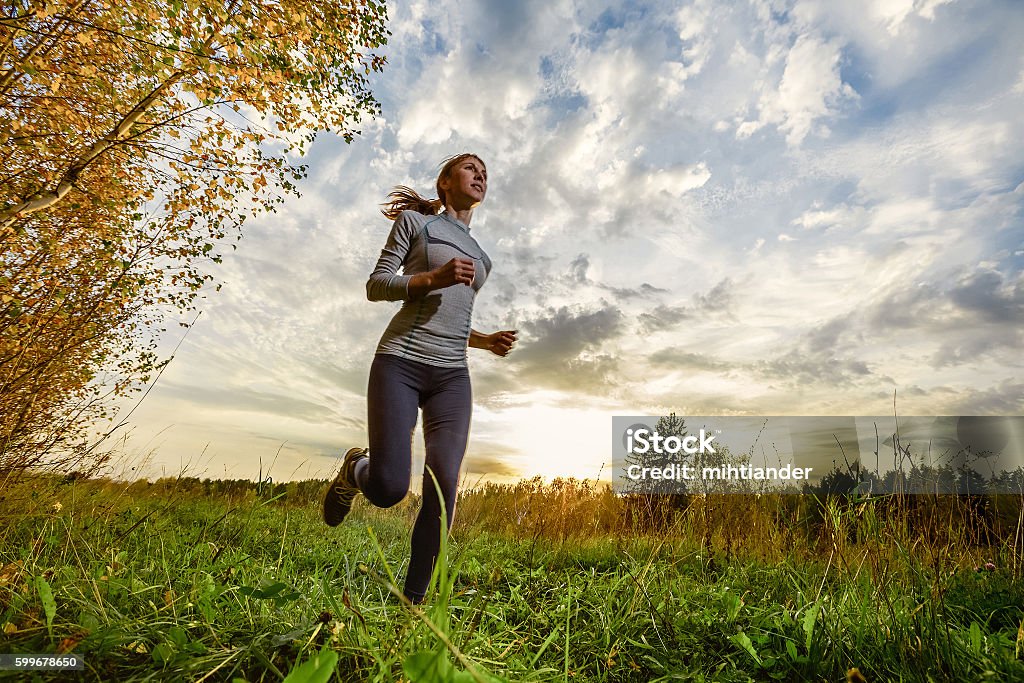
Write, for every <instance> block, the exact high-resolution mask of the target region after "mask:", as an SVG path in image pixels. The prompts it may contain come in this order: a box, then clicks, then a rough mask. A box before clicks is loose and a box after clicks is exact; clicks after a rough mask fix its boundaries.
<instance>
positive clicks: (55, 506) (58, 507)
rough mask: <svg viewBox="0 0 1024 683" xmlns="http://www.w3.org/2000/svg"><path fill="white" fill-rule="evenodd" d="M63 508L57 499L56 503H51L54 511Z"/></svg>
mask: <svg viewBox="0 0 1024 683" xmlns="http://www.w3.org/2000/svg"><path fill="white" fill-rule="evenodd" d="M63 509H64V506H63V505H61V504H60V501H59V500H58V501H57V502H56V503H54V504H53V511H54V512H60V511H61V510H63Z"/></svg>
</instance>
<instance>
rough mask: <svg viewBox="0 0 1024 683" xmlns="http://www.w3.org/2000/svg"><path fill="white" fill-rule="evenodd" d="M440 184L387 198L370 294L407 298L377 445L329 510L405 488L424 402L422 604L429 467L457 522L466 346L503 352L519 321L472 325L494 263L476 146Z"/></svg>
mask: <svg viewBox="0 0 1024 683" xmlns="http://www.w3.org/2000/svg"><path fill="white" fill-rule="evenodd" d="M436 189H437V196H438V198H437V199H434V200H430V199H425V198H424V197H421V196H420V195H419V194H417V193H416V192H415V191H414V190H412V189H410V188H408V187H405V186H398V187H396V188H395V190H394V191H393V192H391V194H389V195H388V199H389V200H390V201H389V202H387V203H385V204H384V207H385V208H384V209H382V212H383V213H384V215H385V216H387V217H388V218H390V219H392V220H394V224H393V225H392V227H391V234H390V235H388V239H387V243H386V244H385V245H384V249H383V250H381V253H380V258H379V259H378V260H377V266H376V267H375V268H374V269H373V272H372V273H371V274H370V278H369V280H368V281H367V283H366V296H367V298H368V299H369V300H370V301H399V300H401V301H402V307H401V308H400V309H399V311H398V312H397V313H396V314H395V316H394V318H392V319H391V323H390V324H389V325H388V327H387V329H386V330H384V334H383V336H382V337H381V339H380V343H379V344H378V345H377V351H376V354H375V355H374V357H373V363H372V364H371V365H370V380H369V386H368V389H367V407H368V411H367V413H368V421H367V423H368V428H369V449H366V448H352V449H350V450H349V451H348V452H347V453H346V454H345V458H344V460H343V462H342V465H341V471H339V472H338V476H337V477H335V479H334V482H333V483H332V484H331V486H330V488H329V489H328V490H327V494H326V496H325V497H324V509H323V516H324V521H325V522H326V523H327V524H328V525H329V526H337V525H338V524H340V523H341V522H342V520H344V519H345V516H346V515H347V514H348V513H349V510H351V509H352V501H353V500H354V499H355V496H356V494H357V493H362V494H363V495H364V496H366V499H367V500H369V501H370V502H371V503H373V504H374V505H376V506H377V507H382V508H386V507H391V506H392V505H395V504H396V503H398V502H399V501H401V500H402V499H403V498H405V495H406V493H408V491H409V480H410V473H411V469H412V433H413V430H414V429H415V427H416V420H417V417H418V412H419V409H422V410H423V439H424V442H425V446H426V463H425V466H424V470H423V505H422V507H421V508H420V512H419V515H418V516H417V518H416V524H415V526H414V527H413V530H412V555H411V558H410V560H409V568H408V570H407V572H406V577H405V587H404V590H403V592H404V593H405V596H406V597H407V598H409V600H410V601H412V602H414V603H421V602H423V599H424V596H425V595H426V592H427V587H428V585H429V583H430V575H431V573H432V572H433V569H434V562H435V561H436V559H437V553H438V548H439V546H440V534H441V505H440V501H439V500H438V498H437V492H436V491H435V489H434V481H433V479H431V477H430V474H428V472H427V468H430V470H432V471H433V473H434V476H435V477H437V482H438V484H439V485H440V488H441V493H442V494H443V496H444V502H445V510H446V514H447V520H448V526H449V528H450V527H451V523H452V518H453V517H454V515H455V496H456V489H457V488H458V478H459V467H460V465H461V464H462V458H463V456H464V455H465V453H466V443H467V441H468V438H469V424H470V416H471V414H472V410H473V404H472V389H471V387H470V380H469V368H468V365H467V362H466V356H467V347H469V346H472V347H473V348H478V349H486V350H488V351H490V352H491V353H494V354H496V355H498V356H505V355H507V354H508V352H509V351H510V350H511V349H512V347H513V346H514V345H515V342H516V331H515V330H502V331H499V332H494V333H491V334H482V333H480V332H477V331H476V330H474V329H472V328H471V327H470V321H471V318H472V314H473V301H474V299H475V298H476V293H477V291H479V289H480V287H482V286H483V284H484V281H485V280H486V279H487V276H488V274H489V273H490V271H491V260H490V258H488V257H487V254H485V253H484V251H483V249H481V248H480V245H479V244H477V242H476V240H475V239H473V237H472V236H471V235H470V233H469V224H470V221H471V220H472V218H473V210H474V209H475V208H476V207H477V206H479V204H480V203H481V202H482V201H483V200H484V197H485V196H486V194H487V167H486V166H485V165H484V162H483V161H481V159H480V157H478V156H476V155H475V154H458V155H456V156H453V157H449V158H448V159H446V160H445V161H444V162H443V166H442V168H441V172H440V174H438V177H437V183H436ZM441 209H444V211H443V212H441V213H439V212H440V211H441ZM400 267H404V269H403V272H402V274H401V275H399V274H398V269H399V268H400Z"/></svg>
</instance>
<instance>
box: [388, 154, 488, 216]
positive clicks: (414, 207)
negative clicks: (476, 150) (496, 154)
mask: <svg viewBox="0 0 1024 683" xmlns="http://www.w3.org/2000/svg"><path fill="white" fill-rule="evenodd" d="M468 158H473V159H476V160H477V161H479V162H480V163H481V164H483V166H484V168H485V169H486V168H487V164H484V160H483V159H481V158H480V157H478V156H477V155H476V154H472V153H470V152H466V153H464V154H456V155H454V156H450V157H448V158H447V159H445V160H444V161H442V162H441V164H442V166H441V172H440V173H438V174H437V182H436V183H435V184H434V189H435V190H437V199H427V198H426V197H423V196H421V195H420V194H419V193H418V192H417V191H416V190H414V189H412V188H411V187H408V186H407V185H398V186H396V187H395V189H394V190H392V191H391V192H390V193H388V201H386V202H384V203H383V204H382V205H381V206H383V207H384V208H383V209H381V210H380V212H381V213H382V214H384V215H385V216H387V217H388V218H389V219H391V220H395V219H397V218H398V217H399V216H400V215H401V214H402V212H403V211H416V212H418V213H422V214H425V215H427V216H435V215H437V214H438V213H439V212H440V211H441V209H443V208H444V202H445V197H444V190H442V189H441V180H442V179H443V178H446V177H449V176H450V175H451V172H452V169H453V168H455V166H456V165H457V164H459V163H460V162H461V161H463V160H464V159H468Z"/></svg>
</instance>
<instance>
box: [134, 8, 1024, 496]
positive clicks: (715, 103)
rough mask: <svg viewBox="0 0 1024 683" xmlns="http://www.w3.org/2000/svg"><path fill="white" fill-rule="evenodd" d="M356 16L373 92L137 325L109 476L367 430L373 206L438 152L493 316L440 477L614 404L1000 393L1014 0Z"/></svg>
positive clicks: (556, 436)
mask: <svg viewBox="0 0 1024 683" xmlns="http://www.w3.org/2000/svg"><path fill="white" fill-rule="evenodd" d="M388 13H389V19H388V23H389V28H390V30H391V31H392V34H393V35H392V36H391V38H390V40H389V44H388V46H387V47H386V49H384V50H383V51H382V52H383V54H386V55H387V58H388V64H387V66H386V67H385V70H384V72H383V73H382V74H377V75H375V76H374V77H373V81H372V84H373V85H372V87H373V91H374V94H375V95H376V97H377V98H378V100H379V101H380V102H381V104H382V108H383V111H382V115H381V116H379V117H377V118H375V119H374V120H371V121H365V122H363V125H362V126H361V130H362V134H361V135H360V136H358V137H357V138H356V139H355V140H354V141H353V142H352V143H351V144H345V143H344V141H343V140H342V139H341V138H339V137H337V136H334V135H330V134H322V135H320V136H319V137H318V138H317V141H316V143H315V144H314V145H313V146H312V148H311V149H310V150H309V152H308V154H307V156H306V158H305V159H304V161H305V163H308V164H309V175H308V178H306V179H305V180H304V181H303V182H302V183H301V186H300V189H301V192H302V197H301V198H290V199H289V200H288V201H287V202H286V203H285V204H284V205H282V206H280V208H279V209H278V212H277V213H276V214H271V215H268V216H263V217H261V218H260V219H258V220H256V221H253V222H247V223H246V226H245V229H244V236H243V238H242V239H241V241H239V242H238V243H237V244H238V248H237V250H236V251H230V250H228V251H227V252H226V253H225V256H224V261H223V263H222V264H220V265H219V266H216V267H211V269H210V272H211V274H212V275H213V276H214V278H215V281H216V282H220V283H221V284H222V288H221V290H220V291H216V292H215V291H213V289H212V288H211V289H210V290H209V291H207V292H206V294H205V297H204V298H203V299H200V301H199V304H198V308H199V310H201V315H200V316H199V318H198V320H197V321H196V323H195V325H194V326H193V327H192V329H190V330H188V332H187V334H185V330H183V329H182V328H180V327H178V326H174V325H169V326H167V328H168V331H167V334H166V335H165V336H164V337H163V338H162V339H161V349H163V351H164V352H165V357H166V356H167V355H170V352H171V351H172V350H173V349H174V348H175V346H176V345H177V344H179V342H180V346H178V347H177V351H176V352H175V353H174V359H173V361H172V362H171V363H170V364H169V365H168V367H167V369H166V370H165V372H164V373H163V374H162V375H161V377H160V378H159V380H158V381H157V382H156V384H155V385H154V386H153V387H152V389H151V390H150V391H149V393H148V395H147V396H146V398H145V399H144V400H143V401H142V403H141V404H140V405H138V407H137V408H136V409H135V410H134V412H133V413H132V414H131V417H130V420H129V424H128V425H127V426H126V427H125V428H124V429H123V430H122V431H121V432H120V436H121V437H122V447H123V449H124V452H125V453H126V454H127V455H128V457H129V461H130V462H131V467H133V468H135V469H132V470H130V471H131V472H132V473H134V475H135V476H151V477H152V476H162V475H176V474H179V473H181V472H185V473H186V474H187V475H190V476H200V477H212V478H218V477H223V478H256V477H257V476H263V477H266V476H268V475H269V476H272V477H273V478H274V480H276V481H284V480H290V479H307V478H329V477H332V476H333V474H334V471H335V469H336V468H337V465H338V464H339V460H338V458H339V456H340V455H341V454H343V453H344V451H345V450H346V449H348V448H349V447H351V446H363V445H366V383H367V378H368V374H369V368H370V362H371V360H372V357H373V353H374V349H375V347H376V344H377V341H378V340H379V338H380V335H381V333H382V332H383V330H384V328H385V327H386V325H387V323H388V321H389V320H390V318H391V316H392V315H394V313H395V312H396V311H397V310H398V305H399V304H398V303H397V302H369V301H367V299H366V295H365V282H366V279H367V276H368V275H369V273H370V271H371V270H372V269H373V266H374V264H375V262H376V259H377V257H378V255H379V254H380V250H381V248H382V247H383V245H384V241H385V239H386V238H387V234H388V231H389V229H390V222H389V221H388V220H387V219H385V218H383V217H382V216H381V214H380V212H379V205H380V203H381V202H382V201H384V199H385V197H386V195H387V193H388V192H389V191H390V190H391V189H392V188H393V187H394V186H395V185H400V184H403V185H410V186H412V187H414V188H416V189H417V190H419V191H420V192H421V193H423V194H429V195H430V196H434V195H433V187H434V181H435V179H436V176H437V172H438V168H439V163H440V162H441V160H442V159H444V158H445V157H447V156H449V155H451V154H454V153H458V152H463V151H471V152H474V153H476V154H478V155H480V156H481V157H482V158H483V160H484V161H485V162H486V164H487V167H488V174H489V189H488V194H487V198H486V200H485V202H484V203H483V204H482V205H481V206H480V207H478V208H477V209H476V212H475V213H474V215H473V219H472V224H471V228H472V235H473V236H474V237H475V238H476V239H477V241H478V242H479V243H480V245H481V246H482V247H483V249H484V250H485V251H486V252H487V253H488V254H489V255H490V257H491V260H492V262H493V264H494V266H493V270H492V272H491V274H490V276H489V278H488V280H487V282H486V284H485V286H484V287H483V289H481V290H480V292H479V294H478V296H477V300H476V305H475V309H474V319H473V320H474V323H473V326H474V328H475V329H477V330H480V331H483V332H492V331H495V330H502V329H518V330H519V337H520V341H519V344H518V345H517V347H516V348H515V349H514V350H513V351H512V353H510V354H509V355H508V356H507V357H506V358H499V357H497V356H494V355H492V354H489V353H487V352H485V351H482V350H478V349H470V354H469V364H470V373H471V376H472V380H473V392H474V413H473V422H472V432H471V436H470V442H469V447H468V451H467V454H466V459H465V461H464V465H463V469H464V474H463V477H464V479H463V481H464V482H466V483H467V484H472V483H474V482H478V481H484V480H494V481H513V480H515V479H517V478H519V477H530V476H536V475H539V476H542V477H544V478H546V479H550V478H552V477H557V476H573V477H578V478H589V479H594V478H605V479H607V478H609V477H610V471H609V468H610V462H611V451H612V430H611V424H612V416H614V415H666V414H668V413H669V412H675V413H677V414H679V415H684V416H686V415H888V414H892V413H893V411H894V409H895V410H896V412H897V413H898V414H902V415H1020V414H1022V411H1024V377H1022V375H1021V368H1022V365H1024V363H1022V359H1024V354H1022V353H1021V349H1022V347H1024V332H1022V330H1024V326H1022V325H1021V322H1022V320H1024V212H1022V206H1024V201H1022V200H1024V116H1022V114H1024V50H1022V48H1021V47H1020V45H1021V43H1020V36H1021V35H1022V34H1024V4H1021V3H1019V2H1015V1H1013V0H1005V1H1003V2H998V1H991V2H984V1H974V2H971V1H957V0H870V1H866V2H864V3H848V2H839V1H835V2H826V1H823V0H779V1H776V0H736V1H735V2H705V1H701V0H696V1H692V2H678V1H673V2H653V1H652V2H626V3H608V2H594V1H590V0H579V1H576V2H570V1H566V0H539V1H527V2H514V3H512V2H506V1H505V0H491V1H487V2H484V1H476V0H461V1H459V0H440V1H436V0H432V1H431V2H429V3H428V2H406V3H389V7H388ZM183 336H184V338H183ZM137 399H138V396H136V397H135V399H134V400H135V401H137ZM894 401H895V405H894ZM130 405H133V403H132V404H126V410H127V409H128V408H129V407H130ZM421 469H422V434H421V432H420V431H419V428H417V432H416V435H415V452H414V470H413V471H414V472H418V471H421ZM126 471H127V470H126Z"/></svg>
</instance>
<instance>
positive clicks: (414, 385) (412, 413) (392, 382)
mask: <svg viewBox="0 0 1024 683" xmlns="http://www.w3.org/2000/svg"><path fill="white" fill-rule="evenodd" d="M367 404H368V417H369V420H368V423H369V431H370V449H369V450H370V459H369V463H368V465H367V467H366V468H365V469H363V470H362V472H363V473H364V474H363V476H362V477H360V478H359V479H360V480H359V481H358V484H359V488H360V489H361V490H362V492H363V495H365V496H366V498H367V500H369V501H370V502H371V503H373V504H374V505H376V506H377V507H383V508H386V507H391V506H392V505H395V504H396V503H398V502H399V501H400V500H402V499H403V498H405V495H406V494H407V493H408V492H409V478H410V473H411V470H412V435H413V430H414V429H415V428H416V418H417V413H418V410H419V409H420V408H422V409H423V440H424V441H425V443H426V451H427V453H426V456H427V457H426V463H425V466H424V469H423V505H422V507H421V508H420V512H419V516H417V518H416V525H415V526H414V527H413V530H412V556H411V558H410V560H409V570H408V571H407V572H406V577H405V591H404V592H405V595H406V597H408V598H409V599H410V600H416V601H419V600H421V599H422V598H423V596H424V595H425V594H426V592H427V586H428V585H429V583H430V574H431V572H433V569H434V561H435V559H436V558H437V552H438V548H439V546H440V534H441V505H440V502H439V501H438V499H437V491H436V490H435V489H434V480H433V479H431V477H430V475H429V474H428V473H427V470H426V468H427V467H430V469H431V470H433V472H434V476H435V477H437V483H438V484H439V485H440V487H441V493H442V495H443V496H444V502H445V509H446V514H447V515H448V526H449V527H451V523H452V518H453V517H454V515H455V493H456V488H457V487H458V483H459V467H460V466H461V465H462V458H463V456H464V455H465V454H466V443H467V441H468V438H469V422H470V416H471V414H472V411H473V396H472V389H471V387H470V382H469V370H468V368H466V367H458V368H443V367H438V366H434V365H427V364H426V363H420V362H418V361H413V360H409V359H406V358H400V357H398V356H394V355H390V354H386V353H381V354H377V355H375V356H374V358H373V364H372V365H371V366H370V382H369V387H368V389H367Z"/></svg>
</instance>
